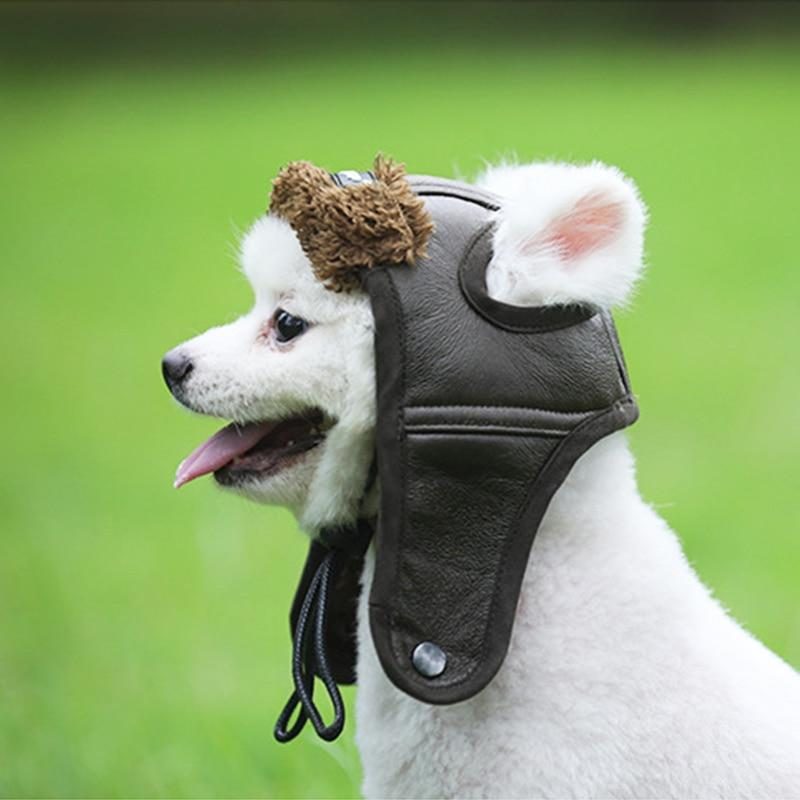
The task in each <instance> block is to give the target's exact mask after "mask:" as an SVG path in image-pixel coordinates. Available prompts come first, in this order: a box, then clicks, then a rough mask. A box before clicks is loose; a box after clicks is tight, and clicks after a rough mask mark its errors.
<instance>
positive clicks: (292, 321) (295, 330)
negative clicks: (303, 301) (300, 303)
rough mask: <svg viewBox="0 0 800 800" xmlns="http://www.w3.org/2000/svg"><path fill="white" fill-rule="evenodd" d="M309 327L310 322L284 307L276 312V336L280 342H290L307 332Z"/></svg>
mask: <svg viewBox="0 0 800 800" xmlns="http://www.w3.org/2000/svg"><path fill="white" fill-rule="evenodd" d="M307 328H308V323H307V322H306V321H305V320H304V319H301V318H300V317H294V316H292V315H291V314H290V313H289V312H288V311H284V310H283V309H282V308H279V309H278V310H277V311H276V312H275V338H276V339H277V340H278V341H279V342H288V341H290V340H291V339H294V338H295V337H297V336H299V335H300V334H301V333H305V331H306V329H307Z"/></svg>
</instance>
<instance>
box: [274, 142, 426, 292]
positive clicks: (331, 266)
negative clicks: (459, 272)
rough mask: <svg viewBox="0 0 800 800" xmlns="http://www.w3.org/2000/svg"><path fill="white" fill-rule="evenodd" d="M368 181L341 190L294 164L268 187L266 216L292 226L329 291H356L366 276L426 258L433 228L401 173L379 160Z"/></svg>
mask: <svg viewBox="0 0 800 800" xmlns="http://www.w3.org/2000/svg"><path fill="white" fill-rule="evenodd" d="M373 173H374V175H375V181H374V182H372V183H360V184H355V185H353V186H345V187H341V186H337V185H336V184H335V183H334V182H333V180H332V179H331V176H330V175H329V174H328V173H327V172H326V171H325V170H324V169H320V168H319V167H315V166H314V165H313V164H310V163H309V162H307V161H295V162H293V163H291V164H288V165H287V166H286V167H284V168H283V169H282V170H281V171H280V173H278V176H277V177H276V178H275V180H274V181H273V182H272V194H271V196H270V203H269V211H270V213H272V214H275V215H277V216H279V217H282V218H283V219H285V220H286V221H287V222H288V223H289V224H290V225H291V226H292V228H293V229H294V231H295V233H296V234H297V238H298V239H299V241H300V245H301V246H302V248H303V250H304V251H305V253H306V255H307V256H308V258H309V260H310V261H311V265H312V267H313V269H314V273H315V274H316V276H317V277H318V278H319V280H320V281H322V283H323V284H324V285H325V286H326V287H327V288H328V289H332V290H334V291H337V292H340V291H345V290H350V289H353V288H356V287H358V286H359V285H360V284H361V273H362V272H363V270H365V269H370V268H371V267H375V266H378V265H381V264H402V263H407V264H414V262H415V261H416V260H417V259H418V258H421V257H423V256H424V255H425V247H426V245H427V243H428V239H429V238H430V235H431V233H432V232H433V222H432V221H431V219H430V217H429V216H428V213H427V212H426V211H425V205H424V203H423V201H422V200H421V199H420V198H419V197H418V196H417V195H416V194H414V192H413V191H412V190H411V187H410V186H409V185H408V183H407V182H406V180H405V174H406V172H405V167H404V165H403V164H395V163H394V162H392V161H390V160H389V159H385V158H383V157H382V156H380V155H379V156H377V157H376V158H375V164H374V167H373Z"/></svg>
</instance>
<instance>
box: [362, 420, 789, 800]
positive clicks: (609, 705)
mask: <svg viewBox="0 0 800 800" xmlns="http://www.w3.org/2000/svg"><path fill="white" fill-rule="evenodd" d="M371 568H372V566H371V564H370V563H369V561H368V563H367V567H366V569H365V575H364V583H365V587H366V589H367V590H368V587H369V584H370V581H371ZM464 588H465V591H468V590H469V587H464ZM367 593H368V591H365V592H362V599H361V607H360V611H359V630H360V637H359V661H358V679H359V686H358V694H357V719H356V737H357V741H358V745H359V749H360V752H361V756H362V760H363V767H364V793H365V795H366V796H367V797H371V798H373V797H374V798H377V797H526V798H531V797H552V798H564V797H615V798H641V797H676V798H678V797H683V798H685V797H690V796H692V797H725V798H732V797H748V798H755V797H764V798H777V797H795V796H800V724H799V723H800V689H799V688H798V682H797V679H796V675H795V673H794V672H793V671H792V670H791V669H790V668H789V667H788V666H787V665H786V664H784V663H783V662H782V661H781V660H780V659H778V658H777V657H776V656H774V655H773V654H772V653H770V652H769V651H768V650H766V648H764V647H763V646H762V645H761V644H759V643H758V642H757V641H755V640H754V639H753V638H752V637H750V635H749V634H747V633H746V632H745V631H743V630H742V629H741V628H740V627H739V626H738V625H737V624H736V623H735V622H734V621H732V620H731V619H730V618H729V617H728V616H727V615H726V614H725V613H724V611H723V610H722V609H721V608H720V606H719V605H718V604H717V603H716V601H714V600H713V599H712V598H711V597H710V596H709V593H708V591H707V590H706V589H705V587H704V586H703V585H702V584H701V583H700V582H699V580H698V579H697V577H696V576H695V574H694V572H693V571H692V570H691V568H690V567H689V565H688V564H687V562H686V559H685V557H684V555H683V553H682V551H681V549H680V546H679V544H678V542H677V540H676V538H675V536H674V535H673V534H672V532H671V531H670V530H669V529H668V527H667V526H666V524H665V523H664V522H663V521H662V520H661V519H660V518H659V517H658V516H657V515H656V514H655V513H654V512H653V511H652V510H651V509H650V508H649V507H648V506H647V505H645V504H644V502H643V501H642V500H641V498H640V497H639V494H638V491H637V488H636V484H635V480H634V475H633V462H632V457H631V455H630V453H629V451H628V447H627V443H626V441H625V439H624V437H623V436H622V435H621V434H615V435H614V436H612V437H610V438H609V439H608V440H606V441H604V442H601V443H600V444H599V445H596V446H595V447H594V448H593V449H592V450H591V451H590V452H589V453H587V455H586V456H584V457H583V458H582V459H581V461H579V462H578V464H577V465H576V467H575V469H574V470H573V472H572V474H571V475H570V477H569V478H568V480H567V482H566V483H565V484H564V486H563V487H562V488H561V490H560V491H559V492H558V494H557V495H556V497H555V498H554V500H553V502H552V504H551V507H550V509H549V511H548V513H547V516H546V517H545V520H544V523H543V525H542V527H541V529H540V531H539V533H538V535H537V539H536V541H535V543H534V546H533V550H532V553H531V559H530V563H529V565H528V571H527V573H526V577H525V582H524V585H523V590H522V594H521V596H520V603H519V607H518V610H517V616H516V620H515V626H514V633H513V637H512V642H511V647H510V650H509V653H508V656H507V659H506V661H505V663H504V665H503V667H502V668H501V670H500V672H499V673H498V675H497V676H496V678H495V679H494V680H493V682H492V683H491V684H490V685H489V686H488V687H487V688H486V689H485V690H484V691H483V692H481V693H480V694H479V695H477V696H476V697H474V698H473V699H471V700H469V701H467V702H464V703H459V704H456V705H453V706H430V705H425V704H423V703H420V702H417V701H415V700H413V699H411V698H410V697H408V696H406V695H405V694H403V693H402V692H400V691H399V690H397V689H396V688H395V687H394V686H392V685H391V684H390V683H389V681H388V679H387V678H386V676H385V675H384V674H383V671H382V669H381V667H380V665H379V663H378V661H377V657H376V654H375V651H374V648H373V645H372V642H371V639H370V637H369V633H368V627H369V626H368V624H367V607H366V605H367V601H366V596H367Z"/></svg>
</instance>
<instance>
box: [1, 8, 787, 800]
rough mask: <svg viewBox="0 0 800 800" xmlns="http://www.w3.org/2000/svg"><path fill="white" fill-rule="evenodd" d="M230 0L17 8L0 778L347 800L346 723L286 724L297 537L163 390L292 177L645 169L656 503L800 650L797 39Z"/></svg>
mask: <svg viewBox="0 0 800 800" xmlns="http://www.w3.org/2000/svg"><path fill="white" fill-rule="evenodd" d="M598 5H600V6H602V5H603V4H598ZM207 11H208V9H205V10H204V11H203V12H202V13H199V12H198V14H193V12H192V7H191V6H185V7H183V8H180V7H169V8H167V9H165V10H164V11H163V12H162V14H163V16H159V13H158V12H157V10H156V11H154V9H153V7H147V8H144V9H142V8H139V9H138V10H137V8H136V7H133V6H127V10H118V11H116V12H115V13H109V12H103V13H100V11H98V10H97V9H95V10H94V11H92V10H91V9H88V10H87V9H86V8H79V9H77V10H73V11H72V12H71V13H72V14H73V16H72V17H71V18H68V16H69V15H67V14H66V12H64V11H63V10H62V11H59V10H58V9H55V8H50V9H46V8H45V9H42V8H39V9H34V10H31V9H23V8H19V7H17V8H15V9H11V10H8V9H6V10H5V11H4V12H3V14H0V28H2V30H3V33H2V34H0V36H2V38H1V39H0V45H1V46H2V51H1V52H2V65H1V66H2V69H0V187H2V191H0V257H1V259H0V314H2V316H1V319H2V333H3V340H4V342H3V346H2V349H1V350H0V359H1V361H0V376H2V377H1V380H2V391H0V411H1V412H2V415H1V418H2V426H3V430H2V451H3V458H2V460H0V794H2V795H4V796H37V797H41V796H93V797H94V796H148V797H166V796H177V797H195V796H198V797H199V796H204V797H205V796H220V797H241V796H247V797H250V796H253V797H254V796H265V797H287V798H288V797H291V798H295V797H297V798H299V797H352V796H356V795H357V794H358V786H359V765H358V759H357V753H356V750H355V746H354V744H353V741H352V734H353V724H352V721H351V723H350V725H349V726H348V729H347V731H346V734H345V735H344V736H343V737H342V738H341V739H340V740H339V741H337V742H336V743H334V744H332V745H325V744H321V743H319V742H318V741H316V740H315V738H313V737H312V736H311V735H309V734H306V735H304V736H303V737H302V738H301V740H299V741H297V742H295V743H294V744H292V745H290V746H281V745H278V744H276V743H274V742H273V740H272V734H271V729H272V724H273V721H274V717H275V715H276V713H277V711H278V710H279V708H280V707H281V705H282V703H283V701H284V699H285V696H286V694H287V691H288V688H289V675H288V662H289V644H288V633H287V621H286V616H287V608H288V604H289V601H290V597H291V593H292V590H293V587H294V583H295V580H296V577H297V573H298V568H299V565H300V563H301V560H302V557H303V554H304V549H305V544H304V541H303V539H302V537H301V535H300V534H299V533H297V532H296V528H295V525H294V522H293V520H292V519H291V518H290V517H289V516H288V515H287V514H286V513H284V512H282V511H280V510H275V509H266V508H258V507H255V506H251V505H248V504H246V503H244V502H243V501H241V500H238V499H236V498H232V497H229V496H225V495H223V494H221V493H219V492H217V491H215V490H214V488H213V487H212V486H211V484H210V482H209V481H202V482H198V483H196V484H192V485H190V486H188V487H186V488H185V489H183V490H182V491H181V492H179V493H175V492H174V491H173V490H172V488H171V478H172V474H173V470H174V467H175V465H176V464H177V462H178V461H179V460H180V458H181V457H182V456H183V455H185V454H186V452H188V451H189V450H190V449H191V448H192V447H194V446H195V445H196V444H197V443H198V441H199V440H201V439H202V438H204V437H205V436H207V435H208V434H210V433H211V432H212V431H213V430H214V429H215V427H216V424H215V423H214V422H213V421H210V420H207V419H202V418H196V417H192V416H189V415H188V414H186V413H182V412H181V411H179V410H178V408H177V407H176V406H175V405H174V404H173V403H172V402H171V400H170V398H169V397H168V394H167V392H166V390H165V389H164V387H163V386H162V384H161V378H160V374H159V360H160V356H161V354H162V353H163V352H164V351H165V350H167V349H168V348H169V347H171V346H173V345H174V344H176V343H177V342H179V341H182V340H183V339H185V338H188V337H189V336H192V335H194V334H195V333H197V332H199V331H201V330H203V329H204V328H206V327H207V326H209V325H212V324H216V323H219V322H225V321H228V320H230V319H232V318H233V317H234V316H235V315H236V314H238V313H240V312H243V311H244V310H246V309H247V307H248V303H249V301H250V296H249V290H248V288H247V286H246V284H245V281H244V279H243V278H242V277H241V276H240V275H239V274H238V272H237V270H236V266H235V258H234V253H235V246H236V241H237V239H238V236H239V233H240V231H241V230H242V229H243V228H245V227H246V226H247V225H248V223H249V222H250V221H251V220H253V219H254V218H255V217H256V216H257V215H258V214H259V213H260V212H261V211H262V209H263V208H264V207H265V204H266V198H267V192H268V185H269V180H270V178H271V177H272V176H273V175H274V174H275V172H276V171H277V170H278V169H279V168H280V166H281V165H282V164H284V163H285V162H286V161H288V160H291V159H296V158H308V159H311V160H313V161H315V162H317V163H320V164H324V165H327V166H329V167H331V168H352V167H356V168H361V167H364V166H366V165H367V164H369V162H370V159H371V157H372V156H373V154H374V153H375V152H376V151H377V150H379V149H380V150H382V151H384V152H386V153H389V154H392V155H394V156H396V157H398V158H400V159H401V160H404V161H405V162H406V163H407V164H408V166H409V168H410V170H412V171H417V172H432V173H437V174H443V175H453V174H465V175H471V174H474V173H475V172H476V171H477V170H478V169H479V168H480V166H481V164H482V163H483V162H482V159H484V158H486V159H496V158H498V157H502V156H507V155H510V154H516V155H517V156H518V157H519V158H520V159H542V158H557V159H567V160H575V161H586V160H591V159H601V160H604V161H607V162H610V163H613V164H617V165H619V166H621V167H622V168H623V169H624V170H625V171H626V172H627V173H629V174H630V175H632V176H633V177H634V178H635V179H636V181H637V182H638V184H639V186H640V188H641V191H642V193H643V196H644V198H645V199H646V201H647V203H648V205H649V207H650V214H651V224H650V228H649V234H648V237H647V260H648V263H649V270H648V274H647V279H646V281H645V282H644V284H643V285H642V287H641V290H640V292H639V295H638V298H637V300H636V302H635V303H634V305H633V306H632V309H631V310H630V311H628V312H626V313H624V314H620V315H619V316H618V322H619V327H620V330H621V335H622V340H623V343H624V346H625V350H626V355H627V358H628V362H629V366H630V371H631V374H632V378H633V382H634V386H635V389H636V391H637V394H638V396H639V400H640V404H641V410H642V418H641V420H640V422H639V423H638V424H637V426H636V427H635V428H634V429H633V430H632V432H631V438H632V441H633V446H634V449H635V452H636V454H637V457H638V464H639V474H640V479H641V484H642V489H643V492H644V494H645V496H646V497H647V498H648V499H649V500H650V501H651V502H653V503H654V504H655V505H656V506H657V507H658V509H659V510H660V511H661V513H662V514H663V515H664V516H665V517H666V518H667V519H668V520H669V522H670V523H671V524H672V525H673V526H674V527H675V528H676V530H677V531H678V532H679V534H680V536H681V539H682V541H683V543H684V545H685V548H686V551H687V553H688V555H689V558H690V559H691V561H692V563H693V564H694V565H695V566H696V568H697V570H698V571H699V573H700V575H701V576H702V578H703V580H704V581H706V582H707V583H708V584H709V585H710V586H711V587H713V590H714V592H715V594H716V595H717V596H718V597H719V598H720V599H721V601H722V602H723V603H724V604H725V605H726V606H727V607H729V608H730V609H731V610H732V612H733V614H734V615H735V616H736V617H737V618H738V619H740V620H741V621H742V622H744V623H745V624H746V625H747V626H748V628H749V629H750V630H752V631H753V632H754V633H755V634H756V635H757V636H758V637H759V638H761V639H762V640H763V641H765V642H766V643H767V644H768V645H769V646H770V647H772V648H773V649H774V650H776V651H777V652H778V653H779V654H781V655H782V656H783V657H784V658H786V659H787V660H788V661H789V662H790V663H792V664H793V665H795V666H800V580H798V578H799V577H800V539H799V538H798V534H800V512H798V508H799V507H800V506H799V505H798V502H797V501H798V488H800V481H799V480H798V476H799V475H800V472H799V471H798V465H797V461H798V450H800V411H799V410H798V408H799V403H798V397H799V396H800V370H799V369H798V339H800V313H799V312H800V263H798V255H797V254H798V252H799V251H800V248H799V246H798V232H799V228H800V226H799V225H798V213H799V209H800V201H798V186H800V147H798V129H799V128H800V124H799V123H800V55H799V53H800V49H798V46H797V45H798V40H797V37H796V36H794V35H793V33H792V32H791V31H788V32H786V31H784V32H783V34H780V35H772V34H768V33H765V32H763V31H761V32H759V31H755V32H753V31H750V32H748V31H747V30H746V29H745V30H737V32H736V33H735V34H730V35H720V34H718V32H715V31H711V32H710V33H709V32H708V31H705V30H701V31H697V32H691V31H678V33H685V35H678V36H671V37H669V38H665V37H662V36H659V35H657V33H658V32H657V31H655V32H654V31H652V30H644V29H643V30H640V31H636V30H630V29H628V30H627V32H626V33H625V34H624V35H623V34H622V33H616V32H615V23H614V19H616V20H617V21H618V22H620V21H624V19H625V14H626V12H625V11H622V12H619V13H618V14H617V17H615V18H614V19H612V21H611V24H608V25H605V27H604V26H603V25H602V24H601V23H602V19H600V22H598V31H594V26H593V25H592V24H587V23H585V21H584V20H582V22H583V24H582V25H581V26H577V30H573V29H572V28H573V26H572V25H571V23H570V20H569V18H568V17H567V18H561V22H560V23H559V24H554V25H552V26H551V25H549V23H548V20H547V18H546V17H547V15H544V17H542V18H540V17H541V15H540V16H536V15H535V14H533V13H530V14H529V13H528V12H523V10H521V9H520V8H519V7H509V6H505V5H497V4H496V5H494V6H493V7H486V6H481V7H478V6H475V5H467V6H460V5H458V6H454V5H452V4H450V5H446V4H440V5H439V7H438V9H435V10H431V9H430V8H428V7H425V6H418V5H409V4H406V5H405V6H402V7H400V8H395V7H391V8H389V7H381V8H380V9H378V8H376V7H370V6H368V5H367V4H363V5H359V6H352V7H346V8H344V9H342V8H340V7H337V5H336V4H322V5H314V6H306V7H305V8H301V9H300V10H299V11H298V7H297V6H295V8H294V10H292V9H290V8H288V7H286V6H283V5H282V6H275V7H273V9H272V10H271V12H270V10H269V9H265V8H262V9H261V10H260V11H259V12H258V13H256V12H255V11H254V10H253V9H245V10H243V9H241V8H239V7H236V6H228V7H227V11H225V12H220V11H216V12H215V13H213V14H210V13H206V12H207ZM572 11H573V12H574V13H575V15H576V18H578V17H580V15H581V14H583V12H584V11H586V12H587V13H588V10H587V9H585V8H583V7H578V6H575V7H573V9H572ZM139 12H141V13H139ZM593 13H597V12H593ZM631 13H632V12H631ZM104 14H105V15H104ZM204 15H205V16H204ZM371 15H374V17H373V16H371ZM198 17H199V22H197V18H198ZM601 17H602V14H601ZM431 18H432V19H433V21H432V22H431ZM232 20H233V21H235V22H236V24H237V25H238V27H235V28H234V29H233V30H232V32H231V31H226V25H228V24H229V23H231V21H232ZM201 23H202V24H201ZM622 27H624V26H622ZM644 27H645V28H646V27H647V26H644ZM348 699H349V700H352V694H351V693H350V692H348Z"/></svg>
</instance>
